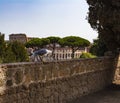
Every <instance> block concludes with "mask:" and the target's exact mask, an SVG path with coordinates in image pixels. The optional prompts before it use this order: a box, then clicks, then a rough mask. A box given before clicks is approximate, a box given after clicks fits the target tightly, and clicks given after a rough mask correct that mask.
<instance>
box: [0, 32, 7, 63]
mask: <svg viewBox="0 0 120 103" xmlns="http://www.w3.org/2000/svg"><path fill="white" fill-rule="evenodd" d="M5 47H6V43H5V41H4V34H2V33H1V32H0V61H1V62H2V61H3V59H4V53H5Z"/></svg>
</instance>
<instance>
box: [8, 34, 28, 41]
mask: <svg viewBox="0 0 120 103" xmlns="http://www.w3.org/2000/svg"><path fill="white" fill-rule="evenodd" d="M9 41H10V42H13V41H19V42H21V43H26V42H27V36H26V34H22V33H20V34H10V35H9Z"/></svg>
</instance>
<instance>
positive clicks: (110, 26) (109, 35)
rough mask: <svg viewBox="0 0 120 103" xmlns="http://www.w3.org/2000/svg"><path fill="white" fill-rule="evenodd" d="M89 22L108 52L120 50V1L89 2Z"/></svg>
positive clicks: (91, 0)
mask: <svg viewBox="0 0 120 103" xmlns="http://www.w3.org/2000/svg"><path fill="white" fill-rule="evenodd" d="M87 3H88V4H89V14H88V21H89V23H90V25H91V27H92V28H93V29H95V30H97V31H98V33H99V38H100V39H102V40H103V42H104V43H105V45H106V46H107V48H108V50H110V51H114V50H116V49H117V48H120V0H87Z"/></svg>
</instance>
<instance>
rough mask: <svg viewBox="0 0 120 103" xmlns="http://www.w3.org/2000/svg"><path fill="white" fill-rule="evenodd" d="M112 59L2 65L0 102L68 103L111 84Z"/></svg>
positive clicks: (0, 69)
mask: <svg viewBox="0 0 120 103" xmlns="http://www.w3.org/2000/svg"><path fill="white" fill-rule="evenodd" d="M113 61H114V59H113V58H109V57H104V58H96V59H81V60H69V61H57V62H48V63H44V64H41V63H13V64H2V65H0V103H67V102H68V103H69V101H71V100H73V99H76V98H79V97H80V96H83V95H87V94H89V93H92V92H96V91H99V90H101V89H103V88H105V87H106V86H108V85H110V84H111V83H112V79H113V70H114V67H113V63H114V62H113Z"/></svg>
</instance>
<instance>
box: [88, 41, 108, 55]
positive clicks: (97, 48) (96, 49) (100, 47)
mask: <svg viewBox="0 0 120 103" xmlns="http://www.w3.org/2000/svg"><path fill="white" fill-rule="evenodd" d="M107 50H108V49H107V47H106V45H105V43H104V42H103V41H102V40H100V39H96V40H94V43H93V45H92V46H91V48H90V53H92V54H93V55H96V56H104V53H105V52H106V51H107Z"/></svg>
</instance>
